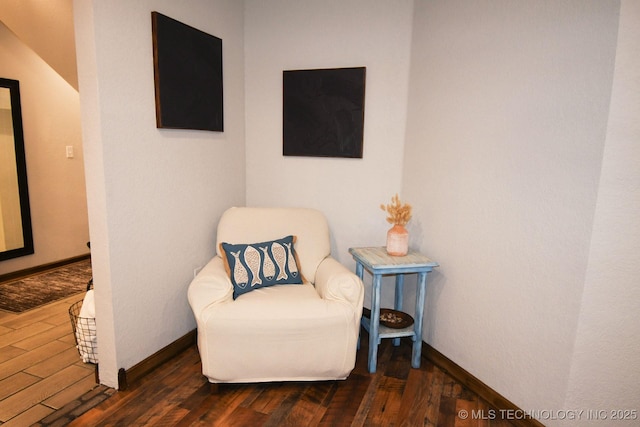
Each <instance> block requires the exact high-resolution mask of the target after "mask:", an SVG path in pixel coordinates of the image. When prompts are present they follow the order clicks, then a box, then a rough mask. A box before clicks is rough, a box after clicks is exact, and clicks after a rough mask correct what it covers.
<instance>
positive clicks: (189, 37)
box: [151, 12, 224, 132]
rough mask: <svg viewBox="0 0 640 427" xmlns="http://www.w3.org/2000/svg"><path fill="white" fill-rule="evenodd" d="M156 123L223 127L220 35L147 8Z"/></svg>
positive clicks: (212, 127)
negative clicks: (149, 17) (151, 45)
mask: <svg viewBox="0 0 640 427" xmlns="http://www.w3.org/2000/svg"><path fill="white" fill-rule="evenodd" d="M151 20H152V36H153V65H154V80H155V94H156V125H157V127H159V128H175V129H198V130H210V131H219V132H222V131H223V130H224V115H223V103H222V101H223V98H222V39H219V38H218V37H215V36H213V35H210V34H207V33H205V32H203V31H200V30H198V29H196V28H193V27H190V26H188V25H186V24H183V23H182V22H179V21H176V20H175V19H172V18H169V17H168V16H165V15H162V14H161V13H158V12H151Z"/></svg>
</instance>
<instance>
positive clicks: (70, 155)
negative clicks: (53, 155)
mask: <svg viewBox="0 0 640 427" xmlns="http://www.w3.org/2000/svg"><path fill="white" fill-rule="evenodd" d="M67 159H73V145H67Z"/></svg>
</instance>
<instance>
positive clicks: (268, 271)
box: [259, 246, 276, 281]
mask: <svg viewBox="0 0 640 427" xmlns="http://www.w3.org/2000/svg"><path fill="white" fill-rule="evenodd" d="M259 248H260V250H261V251H262V252H263V254H264V261H263V262H262V274H263V275H264V278H265V279H267V280H268V281H271V280H273V278H274V276H275V275H276V266H275V265H274V264H273V261H272V260H271V256H269V251H268V249H269V246H265V247H259Z"/></svg>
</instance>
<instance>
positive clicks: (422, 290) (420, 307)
mask: <svg viewBox="0 0 640 427" xmlns="http://www.w3.org/2000/svg"><path fill="white" fill-rule="evenodd" d="M426 288H427V273H426V272H421V273H418V289H417V291H418V293H417V295H416V323H415V325H414V326H415V327H414V332H415V337H414V341H413V351H412V352H411V367H413V368H419V367H420V357H421V355H422V321H423V316H424V298H425V294H426Z"/></svg>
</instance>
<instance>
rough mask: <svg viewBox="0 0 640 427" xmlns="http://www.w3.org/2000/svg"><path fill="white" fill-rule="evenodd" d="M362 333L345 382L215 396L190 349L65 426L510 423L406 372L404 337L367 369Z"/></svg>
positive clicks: (445, 385)
mask: <svg viewBox="0 0 640 427" xmlns="http://www.w3.org/2000/svg"><path fill="white" fill-rule="evenodd" d="M363 335H364V337H363V338H364V339H363V345H362V346H361V349H360V350H359V352H358V356H357V364H356V368H355V370H354V371H353V372H352V374H351V375H350V376H349V378H348V379H347V380H345V381H323V382H309V383H304V382H296V383H265V384H222V385H220V387H219V390H218V392H217V393H212V392H211V388H210V385H209V383H208V382H207V381H206V379H205V378H204V377H203V376H202V374H201V364H200V358H199V355H198V352H197V349H196V347H195V346H194V347H191V348H189V349H188V350H187V351H185V352H184V353H182V354H180V355H178V356H177V357H175V358H174V359H172V360H170V361H169V362H167V363H166V364H164V365H162V366H161V367H159V368H157V369H156V370H154V371H153V372H151V373H150V374H149V375H148V376H146V377H144V378H143V379H141V380H140V381H139V382H138V383H136V384H132V385H130V388H129V389H128V390H126V391H119V392H116V393H115V394H113V396H111V397H110V398H108V399H106V400H104V401H103V402H102V403H100V404H99V405H97V406H96V407H95V408H93V409H90V410H88V411H87V412H85V413H84V414H83V415H81V416H79V417H78V418H76V419H75V420H73V421H71V422H70V423H69V424H68V425H69V426H87V425H91V426H147V425H161V426H251V427H254V426H304V427H312V426H406V427H413V426H454V427H467V426H477V427H487V426H497V427H507V426H509V427H510V426H512V424H510V423H509V422H508V421H505V420H500V419H493V420H491V419H489V418H491V414H492V412H490V410H491V409H492V408H490V407H489V405H488V404H487V403H486V402H484V401H483V400H482V399H480V398H479V397H478V396H477V395H474V394H473V393H471V392H470V391H469V390H467V389H465V387H464V386H462V385H461V384H459V383H457V382H456V381H455V380H454V379H453V378H451V377H450V376H449V375H447V374H446V373H445V372H443V371H441V370H440V369H438V368H437V367H435V366H433V365H432V364H430V363H429V362H427V361H426V360H425V359H423V362H422V366H421V368H420V369H411V367H410V360H411V347H410V345H409V344H408V343H406V342H403V343H402V344H401V345H400V346H399V347H393V346H392V345H391V344H390V341H389V340H383V343H382V345H381V347H380V353H379V359H378V360H379V362H378V372H377V373H376V374H369V373H368V372H367V370H366V358H367V355H366V348H367V342H366V338H367V337H366V334H363ZM465 411H466V412H465ZM498 413H499V412H498ZM465 414H466V415H467V416H465ZM474 414H475V416H474ZM39 425H49V424H46V423H40V424H39Z"/></svg>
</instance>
